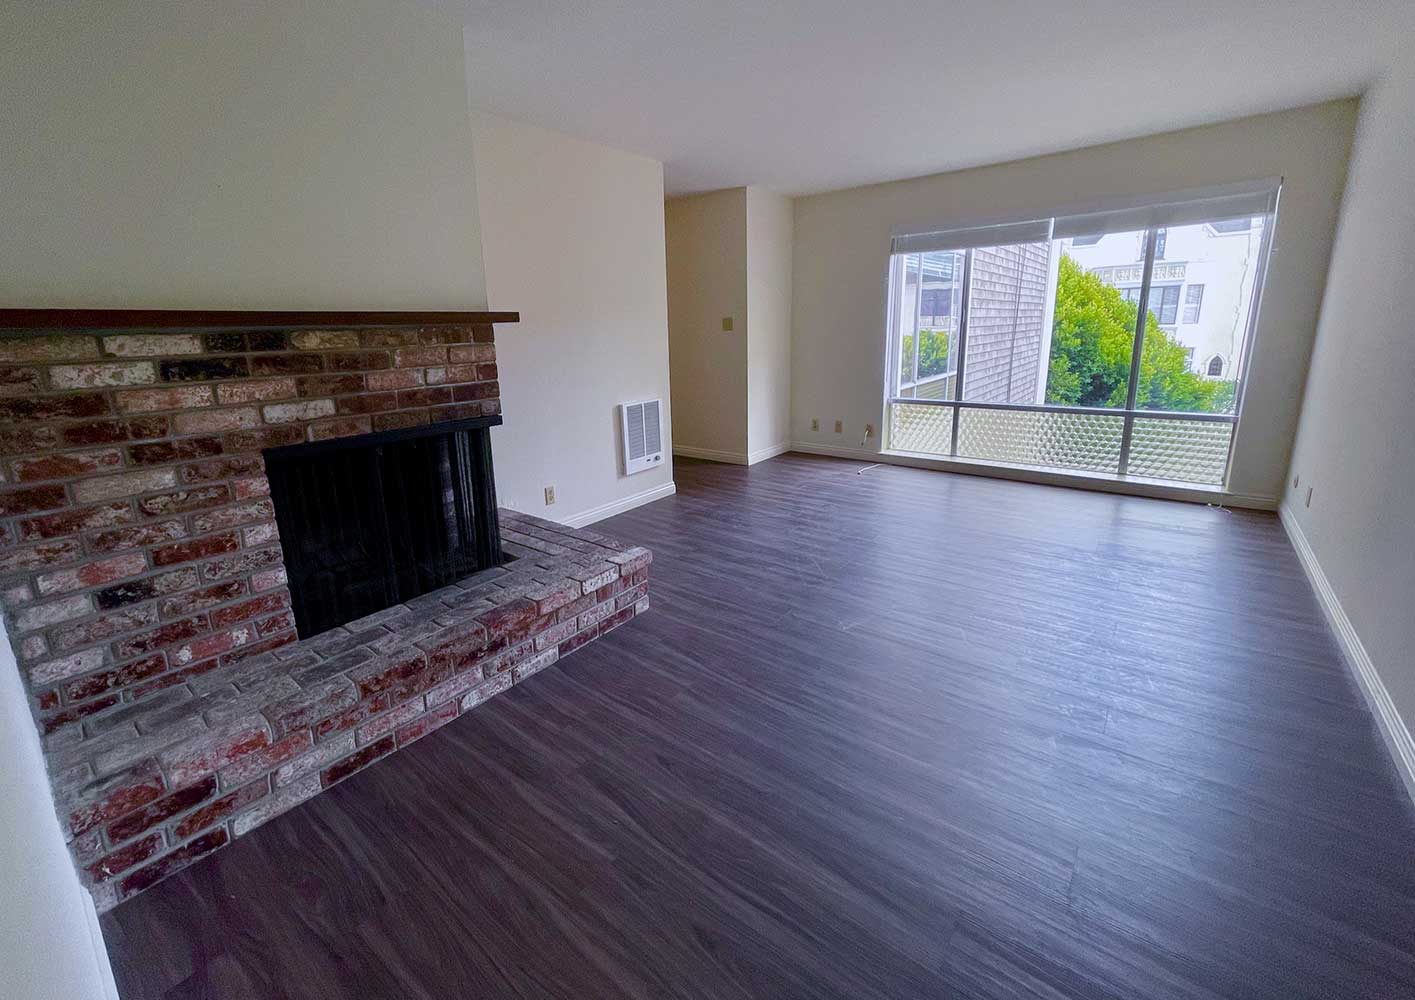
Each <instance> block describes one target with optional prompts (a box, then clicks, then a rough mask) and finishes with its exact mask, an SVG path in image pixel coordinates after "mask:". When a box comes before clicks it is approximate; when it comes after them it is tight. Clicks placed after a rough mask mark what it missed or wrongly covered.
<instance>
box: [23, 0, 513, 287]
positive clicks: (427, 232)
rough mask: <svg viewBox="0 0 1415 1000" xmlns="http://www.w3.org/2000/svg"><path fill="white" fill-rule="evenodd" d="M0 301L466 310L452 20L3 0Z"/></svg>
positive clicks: (466, 223) (469, 223) (434, 13)
mask: <svg viewBox="0 0 1415 1000" xmlns="http://www.w3.org/2000/svg"><path fill="white" fill-rule="evenodd" d="M0 38H4V40H5V55H4V58H3V59H0V92H3V93H4V94H5V101H4V104H3V107H0V192H3V197H0V233H3V234H4V238H3V239H0V305H6V306H29V307H40V306H75V307H78V306H88V307H97V308H105V307H107V308H121V307H148V308H187V309H213V308H232V309H258V308H287V309H289V308H307V309H320V308H346V309H439V308H440V309H483V308H485V306H486V289H485V283H484V280H483V276H482V262H481V244H480V240H479V236H478V231H479V226H478V221H477V198H476V184H475V180H474V176H473V173H472V169H471V163H472V154H471V129H470V125H469V123H468V121H467V89H466V82H465V72H464V63H463V43H462V22H461V21H460V20H459V19H458V18H456V17H455V15H453V14H451V13H447V12H442V11H438V10H437V9H436V8H435V7H433V6H431V5H429V4H426V3H419V2H415V0H328V2H320V3H312V2H299V3H274V2H261V3H230V2H225V0H188V2H184V3H151V2H149V0H104V2H102V3H97V2H72V3H7V4H3V5H0Z"/></svg>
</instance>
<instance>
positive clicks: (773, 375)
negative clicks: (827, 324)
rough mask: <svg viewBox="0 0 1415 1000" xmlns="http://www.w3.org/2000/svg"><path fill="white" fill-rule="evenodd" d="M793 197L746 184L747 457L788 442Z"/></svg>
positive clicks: (765, 454)
mask: <svg viewBox="0 0 1415 1000" xmlns="http://www.w3.org/2000/svg"><path fill="white" fill-rule="evenodd" d="M792 224H793V213H792V208H791V199H790V198H786V197H784V196H782V195H779V194H776V193H774V192H771V191H767V190H766V189H764V188H758V187H749V188H747V457H748V461H749V462H755V461H760V460H761V459H764V458H768V457H770V456H771V455H774V454H779V453H781V452H783V451H785V450H786V448H787V447H788V446H789V444H790V442H791V250H792V247H791V244H792Z"/></svg>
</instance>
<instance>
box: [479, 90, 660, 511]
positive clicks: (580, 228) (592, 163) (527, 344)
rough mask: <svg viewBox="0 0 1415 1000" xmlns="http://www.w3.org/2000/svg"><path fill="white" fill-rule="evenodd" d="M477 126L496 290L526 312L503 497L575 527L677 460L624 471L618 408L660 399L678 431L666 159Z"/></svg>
mask: <svg viewBox="0 0 1415 1000" xmlns="http://www.w3.org/2000/svg"><path fill="white" fill-rule="evenodd" d="M472 127H473V133H474V137H475V148H476V170H477V177H478V187H479V190H480V192H481V219H482V240H483V247H484V253H485V256H486V281H487V292H488V295H489V297H490V300H491V307H492V308H493V309H512V310H519V311H520V313H521V322H520V323H518V324H514V325H506V326H502V327H499V328H498V329H497V335H496V352H497V360H498V363H499V367H500V378H501V404H502V411H503V416H504V419H505V421H506V422H505V424H504V425H503V426H501V427H498V428H497V429H496V430H494V431H493V432H492V436H493V441H494V444H493V449H494V451H495V454H496V485H497V494H498V499H499V500H500V501H501V503H502V504H504V505H506V506H510V507H515V508H517V509H518V510H524V511H528V512H530V513H534V514H541V515H543V516H546V517H549V518H552V519H554V520H557V521H567V522H570V523H574V524H577V525H578V524H586V523H589V521H590V520H596V519H598V518H599V517H604V516H608V515H609V514H612V513H616V512H618V511H619V510H622V509H627V508H628V507H629V506H633V505H634V504H635V503H636V502H643V501H645V500H647V499H654V498H656V497H657V496H662V495H667V493H668V492H670V491H671V490H672V488H673V468H672V460H671V459H668V460H667V461H666V462H665V464H664V466H663V467H662V468H657V469H650V470H648V471H646V472H641V473H637V474H636V475H633V476H625V475H624V474H623V471H622V470H623V466H622V463H621V456H620V452H621V450H622V449H621V435H620V429H619V415H618V412H617V409H618V404H619V403H622V402H633V401H635V400H640V399H662V400H663V401H664V433H665V441H672V436H671V434H670V430H671V428H670V424H669V416H670V412H669V409H668V405H669V391H668V320H667V291H666V285H665V263H664V236H663V233H664V228H663V166H662V164H660V163H658V162H657V161H656V160H650V159H647V158H645V157H642V156H634V155H632V154H629V153H621V152H618V151H617V150H613V149H608V148H606V147H604V146H598V145H595V144H594V143H589V142H583V141H580V140H577V139H571V138H568V137H566V136H563V135H559V134H557V133H555V132H549V131H546V130H545V129H540V128H535V127H532V126H528V125H520V124H517V123H515V122H511V121H508V120H506V119H503V118H498V117H496V116H494V115H487V114H481V113H473V115H472ZM549 485H553V486H554V487H555V490H556V502H555V504H554V506H550V507H547V506H545V503H544V499H543V498H544V493H543V490H544V487H546V486H549Z"/></svg>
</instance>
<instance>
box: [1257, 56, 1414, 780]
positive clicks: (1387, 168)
mask: <svg viewBox="0 0 1415 1000" xmlns="http://www.w3.org/2000/svg"><path fill="white" fill-rule="evenodd" d="M1412 122H1415V63H1411V64H1407V65H1406V66H1404V67H1402V68H1400V69H1399V70H1397V71H1395V72H1393V73H1392V74H1391V75H1390V76H1388V77H1387V78H1386V79H1384V80H1383V81H1381V82H1379V83H1378V84H1376V85H1375V86H1374V87H1373V88H1372V89H1371V90H1370V91H1369V92H1368V93H1367V95H1366V97H1365V98H1364V99H1363V100H1362V102H1361V116H1360V122H1359V125H1358V128H1357V133H1356V145H1355V149H1354V151H1353V154H1352V159H1351V172H1350V178H1349V180H1348V182H1347V186H1346V195H1345V198H1344V200H1343V203H1342V211H1341V223H1340V228H1339V229H1338V231H1337V237H1336V244H1335V247H1334V249H1333V252H1332V260H1331V271H1330V273H1329V275H1328V277H1327V282H1326V296H1325V299H1324V301H1323V303H1322V313H1321V320H1320V323H1319V325H1318V331H1317V342H1316V349H1315V351H1314V354H1313V357H1312V369H1311V375H1310V377H1309V378H1308V381H1307V389H1306V394H1305V397H1304V400H1303V408H1302V422H1301V426H1300V429H1299V432H1298V435H1297V444H1296V447H1295V449H1294V451H1293V458H1292V468H1291V474H1290V475H1289V476H1288V480H1287V495H1286V497H1285V498H1284V502H1283V508H1284V514H1285V516H1286V517H1287V518H1289V519H1290V520H1292V521H1293V522H1295V524H1296V525H1297V526H1298V528H1300V533H1301V536H1303V537H1305V539H1306V542H1307V544H1308V545H1309V546H1310V548H1311V554H1312V556H1313V557H1315V561H1316V562H1317V563H1318V565H1319V566H1320V568H1321V573H1322V574H1323V575H1324V576H1325V577H1326V581H1327V583H1328V584H1329V586H1330V589H1331V593H1332V595H1334V597H1335V599H1336V601H1338V602H1339V603H1340V608H1341V612H1342V613H1343V614H1344V615H1345V617H1346V618H1348V619H1349V620H1350V625H1351V627H1352V628H1353V629H1354V631H1355V633H1356V635H1357V636H1359V639H1360V644H1361V645H1362V646H1364V649H1365V654H1366V655H1367V656H1369V658H1370V664H1371V667H1372V668H1373V669H1374V671H1375V672H1376V674H1377V675H1378V677H1379V682H1380V684H1381V685H1382V686H1383V687H1384V688H1385V691H1386V692H1387V693H1388V695H1389V699H1390V702H1391V703H1392V704H1393V706H1394V709H1395V711H1396V712H1397V713H1398V715H1399V719H1400V722H1399V725H1400V726H1403V729H1404V732H1405V737H1404V739H1405V745H1406V748H1407V753H1408V752H1409V751H1410V750H1411V749H1412V746H1415V745H1412V744H1411V742H1410V732H1411V726H1412V725H1415V659H1412V653H1411V651H1412V650H1415V616H1412V615H1411V609H1412V608H1415V528H1412V524H1415V434H1412V433H1411V429H1410V396H1411V387H1412V386H1415V197H1412V192H1415V130H1412V127H1411V123H1412ZM1294 478H1296V479H1297V481H1298V482H1297V485H1296V487H1294V486H1293V479H1294ZM1309 490H1310V491H1311V505H1310V506H1308V505H1307V495H1308V491H1309ZM1329 611H1330V609H1329ZM1387 738H1388V739H1389V738H1390V735H1389V734H1387ZM1412 763H1415V761H1407V765H1406V766H1407V767H1409V766H1410V764H1412ZM1406 777H1407V780H1409V779H1410V777H1411V775H1410V774H1407V775H1406ZM1411 790H1412V792H1415V786H1412V789H1411Z"/></svg>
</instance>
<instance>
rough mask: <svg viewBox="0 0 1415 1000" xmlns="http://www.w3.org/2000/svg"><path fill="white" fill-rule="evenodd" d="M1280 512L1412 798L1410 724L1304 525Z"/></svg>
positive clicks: (1414, 772) (1286, 510) (1414, 765)
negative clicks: (1313, 546)
mask: <svg viewBox="0 0 1415 1000" xmlns="http://www.w3.org/2000/svg"><path fill="white" fill-rule="evenodd" d="M1278 516H1279V517H1280V518H1281V520H1282V526H1283V527H1284V528H1285V529H1287V537H1288V539H1289V540H1290V541H1291V542H1292V548H1293V549H1294V550H1295V551H1296V552H1297V560H1298V561H1299V562H1300V563H1301V564H1302V569H1303V570H1305V571H1306V573H1307V579H1308V580H1310V581H1311V583H1312V589H1313V590H1315V591H1316V592H1317V601H1318V603H1320V604H1321V606H1322V612H1323V614H1325V615H1326V618H1327V623H1328V624H1329V625H1331V630H1332V632H1334V633H1335V634H1336V641H1337V644H1338V645H1339V646H1340V647H1341V652H1342V656H1343V657H1344V658H1345V660H1346V665H1347V667H1348V668H1349V669H1350V670H1351V673H1352V674H1353V675H1354V676H1355V678H1356V684H1357V686H1358V687H1360V688H1361V693H1362V694H1363V695H1365V697H1366V704H1367V705H1369V706H1370V708H1371V714H1372V715H1374V716H1375V718H1376V728H1378V729H1379V730H1380V731H1381V738H1382V739H1384V740H1385V743H1386V748H1387V749H1388V750H1390V755H1391V758H1392V759H1393V760H1394V761H1395V768H1396V770H1397V771H1398V772H1400V778H1401V780H1402V781H1404V782H1405V788H1406V791H1408V792H1409V793H1410V796H1411V798H1415V738H1412V737H1411V735H1410V727H1409V726H1407V725H1406V724H1405V720H1403V719H1402V718H1401V717H1400V712H1399V711H1398V710H1397V709H1396V707H1395V702H1394V701H1392V700H1391V697H1390V692H1389V691H1387V690H1386V686H1385V684H1384V683H1383V682H1382V681H1381V675H1380V673H1379V672H1378V671H1377V670H1376V665H1375V663H1374V662H1372V660H1371V656H1370V654H1369V653H1367V652H1366V647H1365V645H1364V644H1363V643H1362V642H1361V637H1360V636H1359V635H1357V634H1356V627H1355V626H1354V625H1352V624H1351V619H1350V618H1348V617H1347V615H1346V610H1345V609H1344V608H1342V606H1341V601H1340V600H1338V599H1337V596H1336V591H1335V590H1333V589H1332V586H1331V582H1330V581H1329V580H1328V579H1327V575H1326V573H1324V572H1323V571H1322V566H1321V564H1320V563H1319V562H1317V555H1316V553H1315V552H1313V551H1312V546H1311V544H1309V543H1308V541H1307V536H1306V535H1305V534H1304V533H1303V531H1302V526H1301V525H1300V524H1298V523H1297V517H1296V515H1295V514H1293V512H1292V509H1291V508H1290V507H1288V506H1287V505H1286V504H1284V505H1282V506H1281V507H1280V508H1279V509H1278Z"/></svg>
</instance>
